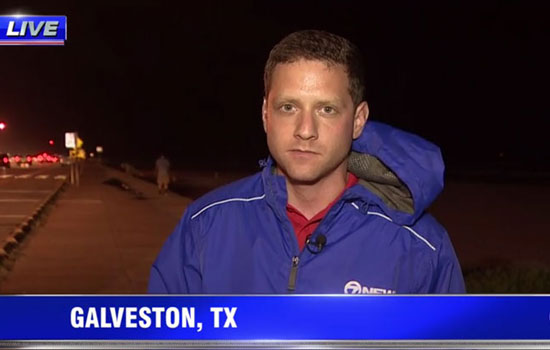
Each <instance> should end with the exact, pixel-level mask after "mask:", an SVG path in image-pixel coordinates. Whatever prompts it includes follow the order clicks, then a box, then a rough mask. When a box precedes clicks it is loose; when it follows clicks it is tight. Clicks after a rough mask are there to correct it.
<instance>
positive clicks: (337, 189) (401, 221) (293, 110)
mask: <svg viewBox="0 0 550 350" xmlns="http://www.w3.org/2000/svg"><path fill="white" fill-rule="evenodd" d="M264 83H265V98H264V101H263V106H262V120H263V126H264V130H265V132H266V134H267V143H268V146H269V151H270V153H271V157H270V158H268V160H267V162H266V163H265V164H264V165H265V167H264V169H263V171H262V172H260V173H258V174H256V175H253V176H251V177H248V178H245V179H242V180H240V181H237V182H235V183H233V184H230V185H228V186H225V187H223V188H220V189H218V190H215V191H213V192H211V193H209V194H207V195H205V196H204V197H202V198H200V199H198V200H197V201H195V202H194V203H192V204H191V205H190V206H189V207H188V208H187V210H186V212H185V214H184V216H183V218H182V220H181V221H180V223H179V225H178V226H177V228H176V229H175V232H174V233H173V234H172V235H171V236H170V238H169V239H168V241H167V242H166V243H165V245H164V247H163V249H162V251H161V253H160V255H159V256H158V258H157V260H156V261H155V263H154V264H153V268H152V270H151V277H150V282H149V292H151V293H210V294H218V293H223V294H229V293H239V294H255V293H308V294H309V293H372V294H393V293H400V294H404V293H463V292H464V282H463V279H462V274H461V271H460V266H459V264H458V261H457V259H456V256H455V253H454V250H453V247H452V245H451V242H450V240H449V237H448V235H447V233H446V232H445V230H444V228H443V227H442V226H440V225H439V224H438V223H437V222H436V221H435V219H434V218H433V217H431V216H430V215H429V214H427V213H425V212H424V210H425V209H426V208H427V207H428V205H429V204H430V203H431V202H432V201H433V200H434V199H435V197H436V196H437V195H438V194H439V192H440V191H441V189H442V187H443V169H444V168H443V163H442V159H441V154H440V152H439V149H438V148H437V147H436V146H434V145H433V144H431V143H429V142H427V141H425V140H423V139H421V138H419V137H417V136H415V135H411V134H408V133H405V132H403V131H400V130H397V129H394V128H391V127H389V126H386V125H383V124H380V123H376V122H368V123H366V122H367V117H368V106H367V104H366V102H365V101H364V100H363V94H364V83H363V68H362V60H361V57H360V54H359V52H358V50H357V48H356V47H355V46H354V45H353V44H351V43H350V42H348V41H347V40H346V39H344V38H341V37H339V36H336V35H333V34H330V33H326V32H322V31H311V30H308V31H301V32H296V33H293V34H290V35H289V36H287V37H286V38H284V39H283V40H282V41H281V42H280V43H279V44H277V45H276V46H275V47H274V48H273V50H272V51H271V53H270V55H269V58H268V60H267V63H266V66H265V73H264ZM352 141H353V143H352Z"/></svg>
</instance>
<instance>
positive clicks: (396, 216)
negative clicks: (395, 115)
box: [348, 121, 445, 225]
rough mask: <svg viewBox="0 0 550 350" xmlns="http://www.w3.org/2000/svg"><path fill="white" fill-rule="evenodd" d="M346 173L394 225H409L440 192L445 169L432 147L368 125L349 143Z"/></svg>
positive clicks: (403, 134) (378, 125) (406, 135)
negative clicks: (370, 196) (347, 171)
mask: <svg viewBox="0 0 550 350" xmlns="http://www.w3.org/2000/svg"><path fill="white" fill-rule="evenodd" d="M348 170H349V171H350V172H352V173H353V174H354V175H355V176H357V177H358V178H359V184H360V185H362V186H363V187H364V188H366V189H367V190H368V191H369V192H371V193H373V194H374V195H375V197H376V201H377V202H378V204H379V205H380V206H381V207H382V209H383V210H384V211H385V213H386V214H387V215H388V216H389V217H390V218H391V219H392V220H393V221H394V222H396V223H398V224H400V225H411V224H413V223H414V222H415V221H416V220H417V219H418V218H419V217H420V216H421V215H422V214H423V213H424V211H425V210H426V209H427V208H428V206H429V205H430V204H431V203H432V202H433V201H434V200H435V198H436V197H437V196H438V195H439V193H440V192H441V191H442V189H443V175H444V170H445V166H444V163H443V159H442V157H441V152H440V150H439V147H437V146H436V145H434V144H433V143H431V142H428V141H426V140H424V139H422V138H421V137H419V136H416V135H413V134H410V133H408V132H405V131H402V130H399V129H396V128H394V127H391V126H389V125H386V124H383V123H379V122H374V121H368V122H367V123H366V125H365V128H364V129H363V133H362V134H361V136H360V137H359V138H357V139H356V140H354V141H353V144H352V152H351V154H350V158H349V165H348Z"/></svg>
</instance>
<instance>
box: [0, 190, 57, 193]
mask: <svg viewBox="0 0 550 350" xmlns="http://www.w3.org/2000/svg"><path fill="white" fill-rule="evenodd" d="M50 192H52V191H51V190H0V193H50Z"/></svg>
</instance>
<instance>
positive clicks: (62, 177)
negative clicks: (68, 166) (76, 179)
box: [54, 175, 67, 180]
mask: <svg viewBox="0 0 550 350" xmlns="http://www.w3.org/2000/svg"><path fill="white" fill-rule="evenodd" d="M66 178H67V175H56V176H55V177H54V179H55V180H65V179H66Z"/></svg>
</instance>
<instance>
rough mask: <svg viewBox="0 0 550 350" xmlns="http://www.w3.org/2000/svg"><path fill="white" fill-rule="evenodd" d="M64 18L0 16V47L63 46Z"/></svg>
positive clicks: (65, 19) (64, 35)
mask: <svg viewBox="0 0 550 350" xmlns="http://www.w3.org/2000/svg"><path fill="white" fill-rule="evenodd" d="M65 40H67V17H66V16H23V15H15V16H0V45H19V46H20V45H39V46H45V45H47V46H51V45H54V46H55V45H64V44H65Z"/></svg>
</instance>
